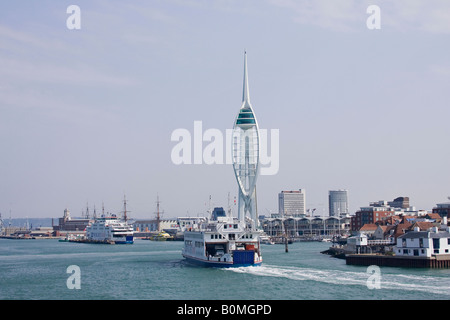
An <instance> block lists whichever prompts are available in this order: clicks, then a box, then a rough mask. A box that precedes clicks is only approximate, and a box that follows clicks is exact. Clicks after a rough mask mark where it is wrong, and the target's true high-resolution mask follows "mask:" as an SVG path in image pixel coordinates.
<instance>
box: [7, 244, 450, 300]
mask: <svg viewBox="0 0 450 320" xmlns="http://www.w3.org/2000/svg"><path fill="white" fill-rule="evenodd" d="M329 245H330V244H329V243H322V242H297V243H293V244H290V245H289V252H287V253H286V252H285V248H284V245H262V253H263V264H262V265H261V266H258V267H242V268H205V267H198V266H194V265H191V264H189V263H188V262H186V261H185V259H184V258H183V257H182V256H181V249H182V247H183V242H177V241H168V242H153V241H148V240H136V241H135V243H134V244H131V245H105V244H87V243H72V242H59V241H58V240H49V239H45V240H44V239H42V240H11V239H0V299H3V300H4V299H46V300H47V299H64V300H66V299H67V300H69V299H121V300H125V299H138V300H140V299H150V300H171V299H176V300H249V299H250V300H253V299H256V300H293V299H295V300H311V299H327V300H330V299H331V300H349V299H353V300H354V299H358V300H360V299H368V300H381V299H385V300H393V299H415V300H423V299H427V300H430V299H433V300H435V299H438V300H448V299H450V270H449V269H412V268H392V267H381V268H379V273H378V274H377V277H378V286H375V287H374V286H373V285H371V283H372V280H373V279H371V278H373V276H374V274H373V273H371V272H368V268H367V267H364V266H348V265H346V264H345V260H342V259H336V258H332V257H330V256H328V255H324V254H321V253H320V252H321V251H323V250H325V249H327V248H328V247H329ZM71 266H76V267H78V269H77V270H78V272H77V273H76V274H75V272H74V271H73V270H74V269H73V268H72V269H71V268H69V267H71ZM75 276H76V277H77V279H76V281H77V283H78V284H79V286H78V287H77V286H73V285H72V284H73V281H72V280H73V277H75Z"/></svg>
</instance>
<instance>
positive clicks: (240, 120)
mask: <svg viewBox="0 0 450 320" xmlns="http://www.w3.org/2000/svg"><path fill="white" fill-rule="evenodd" d="M231 149H232V160H233V169H234V174H235V177H236V180H237V183H238V186H239V201H238V220H239V221H241V222H245V219H246V217H248V218H249V219H250V221H251V226H252V228H256V227H257V223H258V216H257V212H256V209H257V208H256V180H257V177H258V172H259V128H258V122H257V121H256V117H255V114H254V112H253V108H252V105H251V103H250V93H249V87H248V73H247V53H245V54H244V88H243V93H242V105H241V108H240V109H239V113H238V115H237V116H236V119H235V122H234V126H233V131H232V148H231Z"/></svg>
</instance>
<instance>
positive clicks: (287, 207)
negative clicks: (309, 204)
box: [278, 189, 306, 217]
mask: <svg viewBox="0 0 450 320" xmlns="http://www.w3.org/2000/svg"><path fill="white" fill-rule="evenodd" d="M305 207H306V204H305V189H299V190H294V191H281V192H280V193H279V194H278V213H279V214H280V216H283V215H284V216H292V217H301V216H304V215H305V214H306V209H305Z"/></svg>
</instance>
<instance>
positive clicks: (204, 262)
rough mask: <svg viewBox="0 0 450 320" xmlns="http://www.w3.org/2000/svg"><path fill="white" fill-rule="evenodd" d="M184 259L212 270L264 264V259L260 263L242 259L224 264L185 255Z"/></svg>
mask: <svg viewBox="0 0 450 320" xmlns="http://www.w3.org/2000/svg"><path fill="white" fill-rule="evenodd" d="M183 257H184V258H185V259H186V261H187V262H189V263H191V264H195V265H198V266H201V267H210V268H239V267H251V266H260V265H261V264H262V259H261V260H259V261H244V260H242V259H241V260H239V259H237V260H236V261H230V262H224V261H212V260H206V259H202V258H197V257H193V256H189V255H186V254H183Z"/></svg>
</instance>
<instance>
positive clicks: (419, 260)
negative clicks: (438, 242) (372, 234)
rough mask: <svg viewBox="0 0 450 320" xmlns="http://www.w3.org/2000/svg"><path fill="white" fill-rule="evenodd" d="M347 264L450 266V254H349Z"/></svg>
mask: <svg viewBox="0 0 450 320" xmlns="http://www.w3.org/2000/svg"><path fill="white" fill-rule="evenodd" d="M345 260H346V264H347V265H357V266H371V265H376V266H380V267H381V266H384V267H402V268H450V255H439V256H431V257H405V256H395V255H381V254H347V255H346V256H345Z"/></svg>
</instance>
